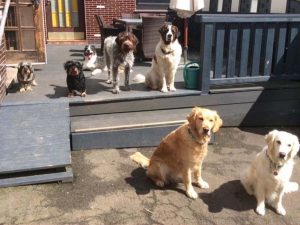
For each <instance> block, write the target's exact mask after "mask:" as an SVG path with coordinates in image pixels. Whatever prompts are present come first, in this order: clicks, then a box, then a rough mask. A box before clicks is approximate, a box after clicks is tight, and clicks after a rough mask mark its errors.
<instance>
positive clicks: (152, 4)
mask: <svg viewBox="0 0 300 225" xmlns="http://www.w3.org/2000/svg"><path fill="white" fill-rule="evenodd" d="M169 4H170V0H136V8H137V9H143V10H164V9H165V10H166V9H168V7H169Z"/></svg>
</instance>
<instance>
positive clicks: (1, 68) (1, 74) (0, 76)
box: [0, 40, 6, 103]
mask: <svg viewBox="0 0 300 225" xmlns="http://www.w3.org/2000/svg"><path fill="white" fill-rule="evenodd" d="M0 41H1V40H0ZM5 63H6V57H5V48H4V43H3V42H2V41H1V43H0V103H1V102H2V100H3V98H4V96H5V94H6V86H5V82H6V67H5Z"/></svg>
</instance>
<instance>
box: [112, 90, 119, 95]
mask: <svg viewBox="0 0 300 225" xmlns="http://www.w3.org/2000/svg"><path fill="white" fill-rule="evenodd" d="M112 93H113V94H120V90H119V89H113V90H112Z"/></svg>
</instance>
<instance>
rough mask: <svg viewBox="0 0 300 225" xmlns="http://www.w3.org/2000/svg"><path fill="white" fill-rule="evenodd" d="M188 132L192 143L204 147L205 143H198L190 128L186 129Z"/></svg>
mask: <svg viewBox="0 0 300 225" xmlns="http://www.w3.org/2000/svg"><path fill="white" fill-rule="evenodd" d="M188 132H189V135H190V137H191V138H192V139H193V141H195V142H197V143H198V144H199V145H204V144H205V141H199V140H198V139H197V138H196V137H195V136H194V135H193V133H192V131H191V128H190V127H188Z"/></svg>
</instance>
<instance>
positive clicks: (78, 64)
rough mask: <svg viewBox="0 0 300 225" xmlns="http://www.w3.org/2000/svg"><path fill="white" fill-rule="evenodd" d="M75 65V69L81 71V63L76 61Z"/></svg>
mask: <svg viewBox="0 0 300 225" xmlns="http://www.w3.org/2000/svg"><path fill="white" fill-rule="evenodd" d="M75 65H76V66H77V68H78V69H79V70H82V67H83V64H82V63H81V62H79V61H77V62H76V63H75Z"/></svg>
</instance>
